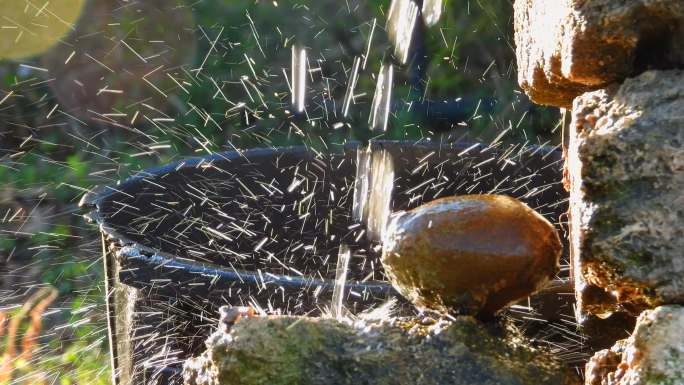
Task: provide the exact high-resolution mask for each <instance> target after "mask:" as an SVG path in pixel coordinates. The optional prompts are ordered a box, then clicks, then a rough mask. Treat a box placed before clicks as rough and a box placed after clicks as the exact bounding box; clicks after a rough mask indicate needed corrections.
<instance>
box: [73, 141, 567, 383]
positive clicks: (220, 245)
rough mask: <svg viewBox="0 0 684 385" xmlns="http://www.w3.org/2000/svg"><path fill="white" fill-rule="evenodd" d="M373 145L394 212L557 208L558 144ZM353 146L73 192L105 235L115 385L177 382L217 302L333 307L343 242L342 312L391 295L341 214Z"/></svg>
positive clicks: (279, 154)
mask: <svg viewBox="0 0 684 385" xmlns="http://www.w3.org/2000/svg"><path fill="white" fill-rule="evenodd" d="M373 146H374V147H375V148H382V149H384V150H386V151H388V152H389V154H391V156H392V159H393V163H394V170H395V185H394V190H393V193H392V208H393V210H400V209H409V208H412V207H416V206H418V205H420V204H422V203H424V202H427V201H430V200H433V199H435V198H438V197H443V196H449V195H460V194H477V193H500V194H507V195H511V196H515V197H517V198H520V199H521V200H522V201H524V202H526V203H527V204H528V205H530V206H531V207H533V208H535V209H537V210H538V211H539V212H540V213H542V214H543V215H545V216H546V217H547V218H548V219H549V220H550V221H552V222H553V223H557V224H558V223H559V218H560V217H561V215H562V214H563V213H564V212H565V211H566V207H567V196H566V193H565V192H564V190H563V188H562V186H561V183H560V181H561V168H562V164H561V155H560V152H559V151H558V150H557V149H556V148H546V147H521V146H513V147H507V148H502V147H501V146H500V147H497V148H490V147H486V146H483V145H479V144H473V143H459V144H448V145H447V144H433V143H425V144H417V143H413V142H394V141H380V142H375V143H373ZM357 148H358V145H349V146H347V147H346V148H345V151H344V152H342V153H337V154H323V153H320V152H317V151H314V150H311V149H307V148H305V147H291V148H278V149H254V150H248V151H244V152H242V153H237V152H229V153H221V154H214V155H211V156H206V157H202V158H195V159H188V160H185V161H181V162H178V163H174V164H170V165H167V166H164V167H160V168H157V169H152V170H148V171H145V172H141V173H139V174H138V175H136V176H133V177H131V178H129V179H128V180H126V181H124V182H122V183H120V184H118V185H116V186H111V187H105V188H103V189H102V190H101V192H100V193H99V194H89V195H87V196H86V197H84V199H83V202H82V203H83V205H84V206H87V207H90V208H92V212H91V213H89V214H88V215H87V217H88V218H89V219H90V220H92V221H94V222H95V223H97V224H98V225H99V227H100V230H101V232H102V234H103V250H104V259H105V266H106V272H107V284H108V312H109V320H110V336H111V341H110V342H111V346H112V357H113V365H114V367H115V373H116V378H117V379H116V381H117V382H118V383H120V384H126V385H128V384H136V385H137V384H155V383H156V384H170V383H174V384H175V383H179V382H182V381H181V380H180V376H179V370H180V368H181V366H182V361H183V360H184V359H185V358H187V357H188V356H189V355H192V354H196V353H198V352H200V351H201V350H202V349H203V341H204V340H205V339H206V337H207V335H208V334H209V333H210V332H211V331H212V327H213V325H215V324H216V315H217V309H218V307H219V306H221V305H224V304H232V305H251V306H254V307H257V308H260V309H263V311H264V312H269V313H270V312H274V311H280V312H282V313H288V314H309V315H319V314H321V312H323V311H324V309H325V308H327V307H328V306H329V305H330V303H331V296H332V286H333V285H332V282H333V280H334V278H335V267H336V262H337V255H338V252H339V247H340V245H341V244H345V245H348V246H349V248H350V250H351V252H352V258H351V262H350V266H349V273H348V278H347V279H348V284H347V287H346V290H345V306H346V307H347V308H348V309H349V310H350V311H352V312H360V311H362V310H364V309H368V308H369V307H372V306H374V305H377V304H380V303H382V302H384V301H386V300H387V299H388V298H390V297H392V296H394V291H393V290H392V289H391V287H390V286H389V285H388V284H387V283H386V282H384V275H383V272H382V269H381V266H380V264H379V262H378V258H379V252H380V249H379V247H378V246H379V245H377V244H376V243H373V242H371V241H369V240H368V239H367V238H366V237H365V235H364V234H365V230H366V229H365V227H364V226H363V225H362V224H360V223H357V222H356V221H355V220H354V219H353V218H352V201H353V190H354V179H355V174H356V162H357ZM559 226H560V225H559ZM404 310H405V311H411V309H410V307H406V308H405V309H404Z"/></svg>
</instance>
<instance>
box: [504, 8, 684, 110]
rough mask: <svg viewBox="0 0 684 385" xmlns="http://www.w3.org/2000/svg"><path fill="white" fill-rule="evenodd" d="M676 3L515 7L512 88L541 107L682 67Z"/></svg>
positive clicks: (682, 32)
mask: <svg viewBox="0 0 684 385" xmlns="http://www.w3.org/2000/svg"><path fill="white" fill-rule="evenodd" d="M682 36H684V2H683V1H681V0H621V1H615V0H516V2H515V43H516V54H517V60H518V81H519V83H520V86H521V87H522V88H523V90H525V92H526V93H527V94H528V95H529V96H530V98H531V99H532V100H533V101H534V102H536V103H540V104H550V105H555V106H559V107H570V106H571V105H572V100H573V98H574V97H576V96H578V95H579V94H581V93H583V92H586V91H589V90H595V89H598V88H600V87H603V86H605V85H607V84H609V83H612V82H615V81H621V80H622V79H625V78H626V77H628V76H633V75H636V74H638V73H641V72H643V71H645V70H647V69H650V68H655V69H667V68H682V67H684V42H683V41H682V40H683V39H682Z"/></svg>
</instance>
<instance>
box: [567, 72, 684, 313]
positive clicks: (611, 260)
mask: <svg viewBox="0 0 684 385" xmlns="http://www.w3.org/2000/svg"><path fill="white" fill-rule="evenodd" d="M683 111H684V71H679V70H673V71H649V72H645V73H644V74H642V75H641V76H639V77H636V78H633V79H629V80H627V81H625V82H624V84H622V85H621V86H613V87H611V88H608V89H604V90H600V91H596V92H591V93H587V94H584V95H582V96H580V97H578V98H577V99H576V100H575V103H574V109H573V121H572V124H571V128H570V130H571V132H570V144H569V149H568V172H569V176H570V189H571V192H570V207H571V209H570V214H571V228H570V238H571V239H570V244H571V256H572V259H573V267H574V273H575V275H576V281H577V282H584V283H586V285H578V288H579V289H580V292H579V293H578V298H579V299H580V300H582V299H586V298H588V297H591V296H589V295H587V293H583V292H582V290H583V289H582V288H591V287H592V286H597V287H599V288H602V289H604V290H605V291H606V292H608V293H610V294H611V295H613V296H614V297H615V298H616V299H617V302H618V303H620V304H621V306H622V307H627V308H628V309H629V310H631V311H637V312H638V311H639V310H641V309H644V308H650V307H655V306H658V305H661V304H671V303H684V253H683V252H682V250H684V113H683ZM602 304H606V305H605V306H602ZM580 305H581V306H582V309H581V310H583V311H588V312H591V313H594V314H601V313H609V312H612V311H613V310H615V309H614V306H613V304H610V301H605V300H604V299H601V300H600V301H595V303H593V304H591V306H589V305H588V304H580Z"/></svg>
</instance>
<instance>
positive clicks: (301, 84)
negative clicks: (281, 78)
mask: <svg viewBox="0 0 684 385" xmlns="http://www.w3.org/2000/svg"><path fill="white" fill-rule="evenodd" d="M306 64H307V55H306V49H305V48H303V47H300V46H298V45H297V44H295V45H293V46H292V76H291V79H292V80H291V82H292V84H290V87H291V88H292V107H293V108H294V110H295V112H297V113H302V112H304V107H305V102H306V67H307V65H306Z"/></svg>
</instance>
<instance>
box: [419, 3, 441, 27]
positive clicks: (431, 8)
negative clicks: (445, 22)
mask: <svg viewBox="0 0 684 385" xmlns="http://www.w3.org/2000/svg"><path fill="white" fill-rule="evenodd" d="M442 6H443V1H442V0H423V10H422V12H421V13H422V15H423V22H424V23H425V25H426V26H427V27H432V26H434V25H435V24H437V23H439V19H440V18H441V17H442Z"/></svg>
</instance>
